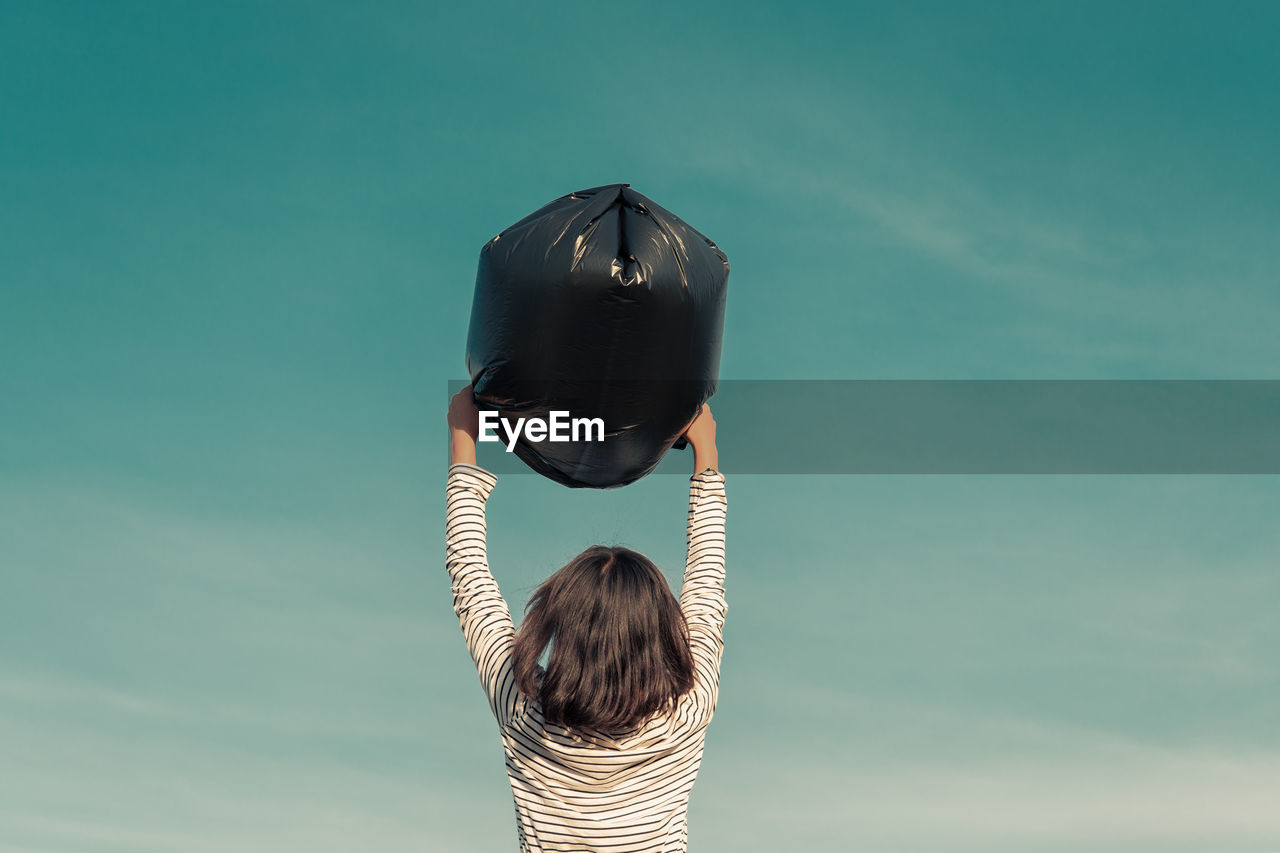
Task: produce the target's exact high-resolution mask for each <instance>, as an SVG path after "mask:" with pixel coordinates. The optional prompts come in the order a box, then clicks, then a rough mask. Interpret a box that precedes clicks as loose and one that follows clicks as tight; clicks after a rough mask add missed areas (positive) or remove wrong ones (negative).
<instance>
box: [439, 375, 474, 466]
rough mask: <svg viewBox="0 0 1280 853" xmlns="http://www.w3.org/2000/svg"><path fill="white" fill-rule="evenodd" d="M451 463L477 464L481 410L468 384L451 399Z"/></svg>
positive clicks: (449, 417)
mask: <svg viewBox="0 0 1280 853" xmlns="http://www.w3.org/2000/svg"><path fill="white" fill-rule="evenodd" d="M447 419H448V421H449V464H451V465H454V464H457V463H459V462H461V463H464V464H466V465H474V464H476V436H477V435H479V433H480V410H479V409H477V408H476V398H475V396H474V395H473V394H472V393H471V386H470V385H468V386H467V387H466V388H463V389H462V390H461V391H459V392H458V393H457V394H454V395H453V399H452V400H450V401H449V414H448V417H447Z"/></svg>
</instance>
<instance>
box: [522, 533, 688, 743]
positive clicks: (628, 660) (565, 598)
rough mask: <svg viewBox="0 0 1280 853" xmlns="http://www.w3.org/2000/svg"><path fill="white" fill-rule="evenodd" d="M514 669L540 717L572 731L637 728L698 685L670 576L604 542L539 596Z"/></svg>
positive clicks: (526, 624)
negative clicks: (542, 660) (540, 661)
mask: <svg viewBox="0 0 1280 853" xmlns="http://www.w3.org/2000/svg"><path fill="white" fill-rule="evenodd" d="M548 643H550V644H551V653H550V659H549V660H548V662H547V668H546V670H545V672H542V671H541V668H540V667H539V666H538V659H539V658H541V657H542V653H543V651H544V650H545V649H546V648H547V644H548ZM514 666H515V677H516V685H517V687H518V688H519V690H520V692H521V693H522V694H524V695H525V696H527V697H529V698H531V699H537V700H538V703H539V704H540V705H541V707H542V717H543V719H544V720H545V721H547V722H550V723H554V724H558V725H561V726H564V727H565V728H567V729H570V730H586V729H595V730H597V731H600V732H606V733H608V732H620V731H626V730H629V729H632V728H635V727H636V726H637V725H638V724H639V723H640V722H642V721H643V720H644V719H646V718H647V717H648V716H650V715H651V714H653V713H654V712H656V711H658V710H660V709H663V708H664V707H670V706H673V705H674V702H675V700H676V699H678V698H679V697H680V696H682V695H684V694H685V693H687V692H689V690H691V689H692V688H693V654H692V652H691V650H690V648H689V628H688V625H687V624H686V623H685V619H684V614H683V613H682V612H681V610H680V603H679V602H678V601H676V598H675V596H674V595H672V594H671V588H670V587H669V586H668V585H667V579H666V578H665V577H663V576H662V572H660V571H659V570H658V567H657V566H655V565H654V564H653V563H652V562H651V561H650V560H649V559H648V558H647V557H645V556H644V555H642V554H637V553H636V552H635V551H632V550H630V549H629V548H621V547H608V546H605V545H593V546H592V547H590V548H588V549H587V550H585V551H583V552H582V553H581V554H579V555H578V556H576V557H574V558H573V560H571V561H570V562H569V564H568V565H567V566H565V567H564V568H562V569H560V570H559V571H557V572H556V573H555V574H553V575H552V576H551V577H549V578H547V579H546V580H545V581H543V582H542V585H541V586H539V587H538V589H537V590H536V591H535V592H534V594H533V597H532V598H530V599H529V604H528V605H527V606H526V607H525V616H524V619H523V620H522V621H521V623H520V630H519V631H518V632H517V634H516V642H515V661H514ZM539 675H541V678H539Z"/></svg>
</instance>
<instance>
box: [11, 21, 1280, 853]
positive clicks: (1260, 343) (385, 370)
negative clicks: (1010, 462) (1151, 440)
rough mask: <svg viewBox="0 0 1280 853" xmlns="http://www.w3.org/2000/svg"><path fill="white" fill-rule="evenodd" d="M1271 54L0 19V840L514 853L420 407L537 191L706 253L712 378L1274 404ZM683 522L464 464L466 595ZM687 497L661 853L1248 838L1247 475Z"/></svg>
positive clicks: (1102, 26) (1269, 745)
mask: <svg viewBox="0 0 1280 853" xmlns="http://www.w3.org/2000/svg"><path fill="white" fill-rule="evenodd" d="M1277 27H1280V14H1277V12H1276V11H1275V7H1274V6H1272V5H1270V4H1263V3H1236V4H1230V5H1229V6H1228V7H1226V8H1210V6H1209V5H1208V4H1180V3H1136V2H1135V3H1128V4H1112V3H1003V4H997V3H982V4H976V3H975V4H960V3H937V4H927V3H912V4H905V3H903V4H890V3H883V4H874V5H872V4H861V3H840V4H835V3H833V4H819V3H795V2H792V3H772V4H771V3H758V2H752V3H746V4H744V3H719V4H711V3H700V4H694V8H688V7H686V5H685V4H677V3H669V2H650V3H646V4H642V5H641V4H636V5H614V4H603V3H590V4H589V3H578V4H532V3H522V4H512V3H503V2H493V3H486V4H482V5H480V6H478V7H469V6H466V5H464V4H455V5H453V6H451V7H448V8H446V7H444V6H443V5H441V4H408V3H403V4H389V3H362V4H345V5H338V4H327V3H318V2H311V3H270V4H252V3H216V4H212V3H211V4H176V3H132V2H117V3H111V4H105V3H78V4H77V3H61V4H25V3H16V2H15V3H0V851H4V853H10V851H67V853H72V851H76V852H77V853H78V851H166V853H168V851H172V853H205V851H226V850H244V851H258V850H261V851H266V850H270V851H273V853H292V851H299V853H300V851H308V853H313V851H318V852H319V853H324V851H350V850H365V849H378V850H382V851H388V853H390V851H424V850H425V851H433V853H434V851H441V853H452V852H453V851H479V853H486V851H493V853H497V851H509V850H513V849H515V843H516V842H515V821H514V812H513V808H512V804H511V796H510V791H509V788H508V787H507V781H506V777H505V774H504V771H503V767H502V754H501V747H500V744H499V742H498V738H497V732H496V730H495V726H494V724H493V721H492V719H491V718H490V717H488V716H487V710H486V706H485V704H484V700H483V697H482V694H481V692H480V688H479V684H478V681H477V679H476V677H475V674H474V671H473V670H472V668H471V663H470V660H469V658H468V657H467V654H466V651H465V647H464V646H463V643H462V638H461V634H460V632H459V630H458V626H457V623H456V621H455V619H454V616H453V613H452V611H451V608H450V598H449V587H448V581H447V577H446V576H445V573H444V566H443V544H442V538H443V483H444V469H445V430H444V416H443V415H444V405H445V402H446V393H445V388H446V383H447V381H448V380H450V379H456V378H459V377H461V376H462V374H463V346H464V343H465V337H466V329H467V318H468V313H469V307H470V299H471V291H472V285H473V283H474V276H475V264H476V260H477V257H478V254H479V250H480V247H481V246H482V245H483V244H484V242H485V241H486V240H488V239H489V238H490V237H492V236H493V235H494V234H496V233H497V232H498V231H499V230H501V229H502V228H504V227H505V226H507V225H509V224H511V223H513V222H515V221H516V220H517V219H519V218H521V217H522V216H524V215H525V214H526V213H529V212H531V211H532V210H534V209H535V208H537V207H538V206H540V205H542V204H544V203H546V202H547V201H550V200H551V199H553V198H555V197H557V196H559V195H563V194H564V193H566V192H569V191H571V190H575V189H580V188H584V187H590V186H596V185H599V184H603V183H611V182H616V181H624V182H630V183H631V184H632V185H633V186H634V187H636V188H637V189H638V190H640V191H641V192H643V193H645V194H646V195H649V196H650V197H652V198H654V199H655V200H657V201H658V202H659V203H660V204H662V205H663V206H665V207H667V208H669V209H671V210H672V211H674V212H676V213H677V214H679V215H680V216H682V217H683V218H685V219H686V220H687V221H689V222H690V223H691V224H692V225H694V227H696V228H698V229H699V230H701V231H703V232H704V233H706V234H707V235H708V236H709V237H711V238H712V239H713V240H715V241H716V242H717V243H718V244H719V245H720V246H721V248H723V249H724V250H725V252H726V253H727V254H728V255H729V258H730V260H731V262H732V268H733V272H732V276H731V279H730V296H729V306H728V314H727V320H726V332H725V344H724V353H723V362H722V376H724V377H726V378H735V379H781V378H795V379H814V378H820V379H863V378H929V379H953V378H954V379H962V378H977V379H992V378H1032V379H1034V378H1045V379H1050V378H1070V379H1111V378H1128V379H1135V378H1137V379H1141V378H1161V379H1164V378H1168V379H1188V378H1210V379H1213V378H1223V379H1276V378H1280V377H1278V376H1277V371H1276V366H1277V364H1280V335H1277V334H1276V328H1277V327H1278V326H1280V293H1278V292H1277V289H1276V286H1275V285H1276V282H1277V273H1276V270H1277V268H1278V267H1280V240H1277V239H1276V237H1277V234H1280V169H1277V166H1276V158H1275V152H1276V150H1277V148H1280V88H1277V87H1276V85H1275V81H1276V79H1277V78H1278V77H1280V53H1277V50H1276V46H1275V45H1276V33H1277ZM713 406H714V401H713ZM733 428H734V425H733V424H732V423H727V422H722V423H721V424H720V429H721V432H722V433H727V432H729V431H731V430H733ZM838 437H839V425H838V424H837V425H834V429H833V441H834V440H838ZM778 440H779V441H780V442H782V441H786V436H785V435H779V436H778ZM685 488H686V485H685V481H684V480H683V479H682V478H681V477H675V476H654V477H650V478H648V479H646V480H643V481H641V482H640V483H637V484H635V485H634V486H630V487H628V488H626V489H622V490H618V491H613V492H606V493H600V492H575V491H569V490H566V489H563V488H561V487H559V486H557V485H555V484H553V483H551V482H550V481H547V480H543V479H541V478H538V477H534V476H504V478H503V479H502V481H501V482H500V483H499V485H498V488H497V491H496V492H495V494H494V497H493V499H492V501H491V504H490V533H491V559H492V563H493V568H494V573H495V575H496V576H497V578H498V580H499V583H500V584H501V586H502V588H503V590H504V592H505V593H506V595H507V598H508V601H509V602H510V603H511V605H512V608H513V610H514V611H516V612H517V613H518V612H519V610H520V609H521V608H522V607H523V605H524V603H525V601H526V599H527V597H528V595H529V593H530V592H531V590H532V588H533V586H534V585H536V584H537V583H538V582H539V581H540V580H541V579H542V578H543V577H545V576H546V575H547V574H549V573H550V572H551V571H553V570H554V569H555V568H558V567H559V566H560V565H561V564H563V563H564V562H565V561H566V560H567V559H568V558H569V557H570V556H572V555H573V554H575V553H577V552H578V551H579V550H581V549H582V548H583V547H585V546H586V545H587V544H590V543H592V542H597V541H605V542H615V541H617V542H624V543H628V544H631V545H633V546H634V547H637V548H639V549H641V550H642V551H644V552H645V553H648V554H649V555H650V556H652V557H653V558H654V559H655V560H656V561H658V563H659V564H660V565H662V566H663V567H664V569H665V570H666V572H667V575H668V577H669V579H670V580H671V581H672V583H673V584H678V583H679V570H680V568H681V567H680V561H681V559H682V548H683V523H684V515H685V505H684V501H685ZM729 490H730V492H729V494H730V516H729V573H730V574H729V582H728V595H729V602H730V611H729V622H728V626H727V629H726V644H727V646H726V652H725V658H724V664H723V674H722V688H721V694H720V706H719V709H718V711H717V717H716V721H715V722H714V724H713V725H712V727H711V730H710V732H709V735H708V740H707V748H706V754H705V758H704V765H703V769H702V771H701V774H700V777H699V780H698V783H697V786H696V787H695V789H694V794H693V800H692V804H691V808H690V836H691V842H692V845H693V847H694V848H695V849H696V850H699V851H705V853H728V851H734V853H737V851H744V850H745V851H754V850H760V851H776V850H788V849H790V850H816V849H822V850H825V849H851V850H866V851H875V853H881V851H883V853H924V851H928V853H939V851H955V853H978V852H979V851H981V853H1004V851H1009V853H1013V851H1018V853H1025V851H1046V852H1047V853H1067V851H1071V852H1072V853H1075V852H1076V851H1080V850H1089V851H1091V853H1148V851H1149V852H1150V853H1155V851H1160V853H1193V851H1194V853H1275V851H1276V850H1280V810H1277V809H1276V808H1275V804H1276V803H1277V802H1280V728H1277V726H1276V725H1275V721H1276V719H1277V717H1278V716H1280V664H1278V663H1277V661H1280V628H1278V627H1277V624H1280V623H1277V620H1276V619H1275V618H1274V610H1275V602H1276V601H1277V600H1280V575H1278V574H1277V571H1276V565H1277V562H1280V561H1278V560H1277V555H1278V554H1280V526H1278V525H1277V524H1276V522H1275V519H1276V518H1277V517H1278V516H1280V483H1277V480H1276V478H1274V477H1261V476H1259V477H1207V476H1201V477H1174V476H1167V477H1118V476H1112V477H1106V476H1099V477H1032V476H1027V477H1016V476H1008V477H996V476H991V477H978V476H973V477H945V476H936V477H929V476H898V477H892V476H862V477H855V476H818V477H799V476H795V477H782V476H772V477H766V476H757V477H747V476H740V477H737V478H734V479H732V480H731V481H730V483H729Z"/></svg>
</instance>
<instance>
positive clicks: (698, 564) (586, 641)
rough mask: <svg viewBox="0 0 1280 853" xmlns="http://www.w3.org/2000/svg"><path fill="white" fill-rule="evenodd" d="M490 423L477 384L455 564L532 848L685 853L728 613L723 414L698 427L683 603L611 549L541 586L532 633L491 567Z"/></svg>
mask: <svg viewBox="0 0 1280 853" xmlns="http://www.w3.org/2000/svg"><path fill="white" fill-rule="evenodd" d="M478 419H479V418H478V412H477V410H476V405H475V400H474V398H473V397H472V394H471V389H470V388H464V389H463V390H462V391H461V392H459V393H458V394H457V395H455V396H454V398H453V400H452V401H451V402H450V404H449V417H448V420H449V433H450V465H449V479H448V485H447V486H446V492H445V494H446V511H445V516H446V519H445V550H446V555H447V556H446V566H447V568H448V570H449V577H450V579H451V581H452V586H453V608H454V612H455V613H457V615H458V620H459V622H460V623H461V625H462V633H463V636H464V638H465V639H466V642H467V648H468V649H469V650H470V652H471V657H472V659H473V660H474V661H475V664H476V668H477V669H478V670H479V673H480V682H481V684H482V685H483V687H484V692H485V695H486V696H487V698H488V700H489V707H490V709H491V710H492V711H493V714H494V716H495V717H496V718H497V721H498V728H499V730H500V732H501V736H502V746H503V749H504V751H505V752H506V764H507V777H508V778H509V779H510V781H511V790H512V793H513V794H514V795H515V807H516V819H517V822H516V828H517V831H518V834H519V837H520V849H521V850H522V851H524V853H532V852H533V851H572V853H583V851H608V853H671V851H684V850H686V849H687V846H688V833H687V829H686V822H685V818H686V815H687V813H688V808H689V793H690V791H691V790H692V789H693V782H694V778H695V776H697V773H698V767H699V765H700V764H701V761H702V745H703V739H704V737H705V734H706V729H707V725H708V724H709V723H710V722H711V715H712V713H713V712H714V710H715V706H716V695H717V688H718V684H719V674H720V658H721V652H722V649H723V640H722V632H723V629H724V620H725V613H726V610H727V605H726V603H725V597H724V571H725V568H724V524H725V491H724V477H723V476H721V474H720V473H719V471H718V470H717V464H718V460H717V458H716V443H715V421H714V420H712V417H711V410H710V408H709V407H707V406H703V407H702V411H701V412H700V413H699V414H698V416H697V417H695V418H694V420H693V422H692V424H690V426H689V429H688V431H687V432H686V437H687V438H688V440H689V443H690V444H691V445H692V446H693V451H694V470H695V471H697V472H698V473H696V474H695V475H694V476H693V477H692V479H691V481H690V489H689V521H688V552H687V561H686V564H685V572H684V584H683V586H682V587H681V590H680V599H679V601H677V600H676V598H675V596H673V595H672V593H671V590H670V588H669V587H668V586H667V582H666V579H665V578H664V577H663V576H662V573H661V572H660V571H659V570H658V568H657V567H656V566H654V564H653V563H651V562H650V561H649V560H648V559H646V558H645V557H644V556H642V555H640V554H637V553H636V552H635V551H631V550H628V549H626V548H620V547H612V548H611V547H607V546H604V545H595V546H592V547H590V548H588V549H587V550H585V551H583V552H582V553H581V554H579V555H578V556H577V557H575V558H573V560H571V561H570V562H569V564H568V565H567V566H565V567H564V568H562V569H560V570H559V571H557V572H556V573H555V574H553V575H552V576H551V577H549V578H547V580H546V581H544V582H543V583H542V585H541V586H539V587H538V589H537V590H536V591H535V592H534V594H533V597H532V598H531V599H530V600H529V604H528V606H527V607H526V609H525V616H524V619H523V620H522V621H521V623H520V630H519V631H516V630H515V628H514V626H513V623H512V621H511V614H510V612H509V610H508V609H507V604H506V602H505V601H504V600H503V598H502V595H501V593H500V592H499V591H498V585H497V582H496V581H494V579H493V575H492V574H490V572H489V564H488V559H487V556H486V548H485V516H484V507H485V501H486V500H487V499H488V497H489V494H490V492H491V491H492V490H493V487H494V486H495V485H496V484H497V478H496V477H495V476H494V475H493V474H491V473H489V472H488V471H485V470H484V469H482V468H479V467H477V466H476V464H475V463H476V445H475V442H476V434H477V422H478ZM548 644H549V645H550V656H549V659H548V661H547V666H546V667H545V668H543V667H542V666H540V665H539V663H538V661H539V660H540V659H541V658H542V656H543V653H544V652H545V651H546V649H547V646H548Z"/></svg>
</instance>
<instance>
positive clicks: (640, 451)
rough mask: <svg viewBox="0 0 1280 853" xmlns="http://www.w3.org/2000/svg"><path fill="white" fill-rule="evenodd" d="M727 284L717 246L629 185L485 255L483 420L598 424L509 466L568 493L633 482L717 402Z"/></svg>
mask: <svg viewBox="0 0 1280 853" xmlns="http://www.w3.org/2000/svg"><path fill="white" fill-rule="evenodd" d="M728 281H729V260H728V258H727V257H725V254H724V252H722V251H720V249H719V248H717V247H716V245H715V243H713V242H711V241H710V240H708V239H707V238H706V237H704V236H703V235H702V234H700V233H699V232H698V231H696V230H694V229H693V228H692V227H690V226H689V225H688V224H687V223H685V222H684V221H683V220H681V219H680V218H679V217H677V216H675V215H674V214H672V213H671V212H669V211H667V210H666V209H664V208H662V207H660V206H658V205H657V204H655V203H653V202H652V201H651V200H649V199H648V198H646V197H645V196H643V195H641V194H640V193H638V192H636V191H635V190H633V189H631V185H630V184H609V185H607V186H601V187H593V188H592V189H586V190H579V191H578V192H574V193H570V194H568V195H566V196H562V197H560V198H558V199H556V200H555V201H553V202H551V203H550V204H547V205H545V206H543V207H541V208H539V209H538V210H536V211H534V212H533V213H531V214H529V215H528V216H526V217H525V218H523V219H521V220H520V221H519V222H517V223H515V224H514V225H512V226H511V227H509V228H507V229H506V230H504V231H502V232H501V233H500V234H498V236H496V237H494V238H493V239H492V240H490V241H489V242H488V243H486V244H485V246H484V248H483V249H481V251H480V264H479V269H478V271H477V273H476V289H475V297H474V299H473V302H472V306H471V327H470V330H469V334H468V337H467V371H468V373H469V374H470V377H471V384H472V388H473V389H474V391H475V397H476V402H477V404H478V405H479V407H480V410H481V412H482V413H483V412H485V411H486V410H489V411H494V412H496V413H497V414H498V415H499V416H500V417H502V418H505V419H508V420H509V421H511V422H514V421H515V420H516V419H520V418H523V419H525V423H526V424H528V423H532V421H533V419H540V420H542V421H543V422H544V423H546V422H548V421H550V420H551V419H552V413H553V412H564V413H566V415H565V416H563V418H562V419H561V420H563V419H564V418H570V419H584V420H591V419H599V421H600V422H602V423H601V424H600V426H602V429H592V430H590V431H589V430H588V429H587V428H585V425H584V429H582V430H581V431H580V432H579V433H578V440H572V431H571V430H569V429H567V428H566V429H564V430H561V432H562V433H563V434H564V435H565V436H568V437H569V438H570V439H571V440H568V441H552V440H550V437H547V438H543V440H540V441H531V440H529V439H528V438H526V437H523V436H522V437H521V438H520V439H519V440H517V441H516V442H515V443H514V452H515V453H516V454H517V455H518V456H519V457H520V458H521V459H522V460H524V462H525V463H527V464H528V465H529V467H531V468H532V469H533V470H535V471H537V472H538V473H540V474H544V475H545V476H547V477H550V478H551V479H553V480H555V481H556V482H559V483H563V484H564V485H566V486H571V487H575V488H578V487H589V488H597V489H604V488H613V487H617V486H625V485H627V484H628V483H633V482H635V481H636V480H638V479H640V478H641V477H643V476H644V475H645V474H648V473H649V472H650V471H652V470H653V469H654V468H655V467H656V466H657V465H658V463H659V461H661V459H662V456H663V454H665V453H666V452H667V450H668V449H670V448H671V447H672V446H673V444H676V443H677V442H678V441H680V442H681V444H680V446H683V443H682V440H681V436H682V434H683V433H684V430H685V428H686V427H687V426H688V425H689V422H690V421H691V420H692V419H693V417H694V416H695V415H696V414H697V412H698V410H699V408H700V407H701V405H702V404H703V403H704V402H706V401H707V399H708V398H710V397H711V395H712V394H714V393H715V389H716V379H717V376H718V374H719V368H720V341H721V336H722V332H723V328H724V306H725V295H726V292H727V287H728ZM601 433H602V434H603V435H602V438H603V440H596V439H597V438H598V437H600V436H601ZM498 435H499V436H501V437H502V438H503V440H504V441H505V440H506V439H507V438H508V436H507V435H505V434H504V433H503V432H502V431H501V430H499V431H498ZM562 437H563V436H562ZM588 439H590V440H588Z"/></svg>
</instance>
